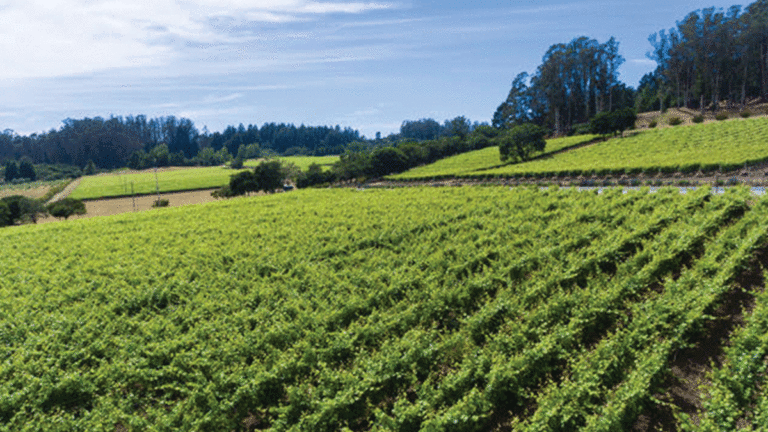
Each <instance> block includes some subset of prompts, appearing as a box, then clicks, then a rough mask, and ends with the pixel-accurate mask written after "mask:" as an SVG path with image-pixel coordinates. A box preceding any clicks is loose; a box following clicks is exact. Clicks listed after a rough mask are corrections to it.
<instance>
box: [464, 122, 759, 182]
mask: <svg viewBox="0 0 768 432" xmlns="http://www.w3.org/2000/svg"><path fill="white" fill-rule="evenodd" d="M765 160H768V118H755V119H735V120H729V121H724V122H714V123H708V124H702V125H692V126H677V127H670V128H665V129H655V130H647V131H643V132H640V133H637V134H635V135H632V136H629V137H627V138H623V139H611V140H608V141H606V142H604V143H598V144H595V145H591V146H588V147H585V148H581V149H576V150H574V151H568V152H564V153H560V154H557V155H555V156H553V157H551V158H545V159H539V160H536V161H531V162H527V163H521V164H515V165H507V166H504V167H500V168H494V169H488V170H482V171H477V172H472V173H469V174H466V175H468V176H475V175H477V176H514V175H545V176H546V175H552V174H557V173H570V174H572V175H579V174H582V173H593V172H596V173H601V172H604V173H623V172H630V173H631V172H641V171H645V172H651V173H653V172H658V171H669V172H673V171H683V172H692V171H697V170H699V169H702V170H704V171H708V170H716V169H718V168H723V169H724V170H732V169H737V168H739V167H740V166H743V165H744V164H749V163H757V162H762V161H765ZM460 175H464V174H463V173H462V174H460Z"/></svg>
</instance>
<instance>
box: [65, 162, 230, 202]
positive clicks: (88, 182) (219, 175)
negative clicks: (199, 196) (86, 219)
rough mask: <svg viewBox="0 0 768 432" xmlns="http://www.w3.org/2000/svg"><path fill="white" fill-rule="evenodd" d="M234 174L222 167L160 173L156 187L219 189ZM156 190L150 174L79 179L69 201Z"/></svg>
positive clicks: (173, 170)
mask: <svg viewBox="0 0 768 432" xmlns="http://www.w3.org/2000/svg"><path fill="white" fill-rule="evenodd" d="M236 172H237V171H235V170H231V169H227V168H222V167H204V168H177V169H160V170H158V172H157V180H158V181H157V184H159V187H160V192H161V193H163V192H178V191H185V190H194V189H207V188H216V187H221V186H223V185H225V184H227V183H229V178H230V176H232V175H233V174H235V173H236ZM155 190H156V184H155V172H154V170H146V171H142V172H124V173H113V174H101V175H94V176H87V177H83V179H82V181H81V182H80V186H78V187H77V189H75V190H74V192H72V194H71V195H70V197H72V198H77V199H98V198H108V197H117V196H128V195H132V194H133V193H136V194H139V195H146V194H152V193H154V192H155Z"/></svg>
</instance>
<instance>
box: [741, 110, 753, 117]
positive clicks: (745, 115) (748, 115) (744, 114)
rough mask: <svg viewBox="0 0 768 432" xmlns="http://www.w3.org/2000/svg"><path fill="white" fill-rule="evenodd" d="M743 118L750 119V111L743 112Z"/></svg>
mask: <svg viewBox="0 0 768 432" xmlns="http://www.w3.org/2000/svg"><path fill="white" fill-rule="evenodd" d="M739 115H740V116H741V117H742V118H748V117H750V116H751V115H752V113H751V112H749V111H742V112H741V114H739Z"/></svg>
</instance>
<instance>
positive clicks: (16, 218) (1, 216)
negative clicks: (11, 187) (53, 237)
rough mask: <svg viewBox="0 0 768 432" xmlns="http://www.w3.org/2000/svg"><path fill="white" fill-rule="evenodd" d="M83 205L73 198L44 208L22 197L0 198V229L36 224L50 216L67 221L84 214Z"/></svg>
mask: <svg viewBox="0 0 768 432" xmlns="http://www.w3.org/2000/svg"><path fill="white" fill-rule="evenodd" d="M85 212H86V210H85V204H84V203H83V202H82V201H80V200H77V199H74V198H64V199H63V200H60V201H56V202H54V203H51V204H49V205H48V206H46V205H45V204H43V202H42V201H40V200H38V199H34V198H28V197H25V196H22V195H12V196H8V197H3V198H0V227H6V226H11V225H16V224H19V223H29V222H32V223H37V221H38V219H40V218H41V217H47V216H48V215H51V216H53V217H56V218H60V219H61V218H63V219H68V218H69V217H70V216H73V215H82V214H85Z"/></svg>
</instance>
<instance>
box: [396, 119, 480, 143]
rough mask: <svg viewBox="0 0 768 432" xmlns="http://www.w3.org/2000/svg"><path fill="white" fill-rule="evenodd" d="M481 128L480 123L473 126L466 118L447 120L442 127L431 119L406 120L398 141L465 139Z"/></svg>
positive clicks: (401, 126)
mask: <svg viewBox="0 0 768 432" xmlns="http://www.w3.org/2000/svg"><path fill="white" fill-rule="evenodd" d="M479 126H480V124H479V123H474V124H473V123H472V122H470V121H469V119H467V118H466V117H464V116H458V117H456V118H454V119H451V120H446V121H445V122H444V123H443V124H442V125H441V124H440V123H438V122H437V120H435V119H431V118H423V119H420V120H406V121H404V122H403V124H402V125H400V134H399V135H398V136H397V139H400V140H403V139H404V140H415V141H424V140H435V139H438V138H446V137H453V136H458V137H460V138H464V137H466V136H467V135H469V133H470V132H472V130H474V129H475V128H477V127H479Z"/></svg>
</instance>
